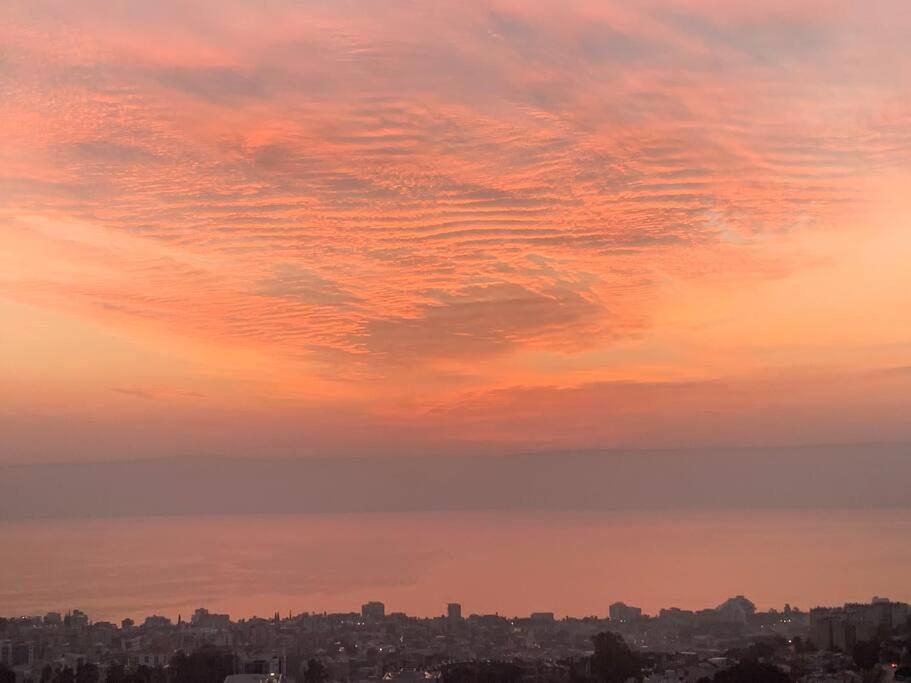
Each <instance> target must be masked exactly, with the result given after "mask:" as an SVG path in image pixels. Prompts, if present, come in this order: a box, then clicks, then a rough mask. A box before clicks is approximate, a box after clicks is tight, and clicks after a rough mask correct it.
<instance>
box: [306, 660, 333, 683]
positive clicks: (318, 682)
mask: <svg viewBox="0 0 911 683" xmlns="http://www.w3.org/2000/svg"><path fill="white" fill-rule="evenodd" d="M327 680H329V672H328V671H326V667H325V666H323V663H322V662H321V661H320V660H318V659H316V658H315V657H313V658H311V659H310V660H309V661H308V662H307V670H306V671H305V672H304V683H324V681H327Z"/></svg>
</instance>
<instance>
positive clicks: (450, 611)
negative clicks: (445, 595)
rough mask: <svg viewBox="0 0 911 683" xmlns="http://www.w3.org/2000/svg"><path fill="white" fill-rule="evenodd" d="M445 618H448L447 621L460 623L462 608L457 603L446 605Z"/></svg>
mask: <svg viewBox="0 0 911 683" xmlns="http://www.w3.org/2000/svg"><path fill="white" fill-rule="evenodd" d="M446 616H447V617H448V618H449V621H461V620H462V606H461V605H460V604H459V603H457V602H450V603H449V604H448V605H446Z"/></svg>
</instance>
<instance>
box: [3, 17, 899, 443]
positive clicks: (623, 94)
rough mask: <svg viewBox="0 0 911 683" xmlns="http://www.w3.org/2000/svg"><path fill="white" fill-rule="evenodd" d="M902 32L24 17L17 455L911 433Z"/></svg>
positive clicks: (818, 20) (14, 277) (13, 144)
mask: <svg viewBox="0 0 911 683" xmlns="http://www.w3.org/2000/svg"><path fill="white" fill-rule="evenodd" d="M909 30H911V4H909V3H907V2H904V1H903V0H892V1H890V0H884V1H882V2H877V3H873V4H870V3H857V2H839V1H836V0H831V1H818V2H800V3H797V2H793V1H789V2H778V1H777V0H773V1H769V2H763V3H753V2H750V3H746V2H730V1H727V0H726V1H721V0H716V1H710V0H706V1H704V2H684V1H683V0H677V1H674V0H668V1H665V2H656V1H655V2H652V1H649V2H643V3H628V2H615V3H611V2H604V1H603V0H598V1H597V2H594V1H593V2H570V3H567V2H550V1H542V2H534V3H529V2H519V1H518V0H516V1H513V2H509V1H505V2H466V1H465V0H457V1H452V2H433V3H424V2H405V1H404V0H401V1H398V0H383V1H382V2H367V3H362V2H348V1H344V0H333V1H316V0H313V1H311V2H293V3H292V2H279V1H278V0H265V1H263V2H257V3H244V2H234V1H233V0H227V1H226V0H218V2H214V1H213V2H200V3H196V4H194V6H193V8H189V7H188V6H187V5H186V3H177V2H170V1H168V0H163V1H161V2H155V3H149V2H140V1H138V0H136V1H131V2H123V3H103V2H99V1H97V0H86V1H85V2H80V3H56V2H54V3H52V2H44V1H41V0H29V1H28V2H25V1H23V2H18V1H15V0H14V1H13V2H8V3H4V5H3V7H2V8H0V45H2V46H3V48H2V50H0V438H2V440H0V460H4V461H38V460H67V459H96V458H105V459H110V458H114V459H116V458H127V457H129V458H132V457H151V456H158V455H180V454H219V453H220V454H230V455H244V454H246V455H259V454H268V455H311V454H325V453H331V454H335V453H338V454H353V453H370V452H388V453H396V452H409V453H432V452H442V451H447V452H448V451H457V452H467V453H479V454H481V453H489V452H510V451H516V450H533V449H538V448H548V449H550V448H577V447H605V448H610V447H629V446H633V447H638V446H641V447H647V446H656V445H657V446H661V445H676V446H700V445H725V444H737V445H767V444H779V443H788V444H792V443H814V442H842V441H845V442H847V441H866V440H871V441H907V440H911V425H909V421H908V419H907V415H908V412H909V409H911V315H908V314H907V312H908V311H909V310H911V268H909V257H911V192H909V190H911V53H909V51H908V49H907V45H908V40H909Z"/></svg>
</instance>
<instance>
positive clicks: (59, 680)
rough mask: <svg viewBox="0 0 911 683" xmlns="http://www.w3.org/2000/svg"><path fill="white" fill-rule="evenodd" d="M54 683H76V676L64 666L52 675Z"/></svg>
mask: <svg viewBox="0 0 911 683" xmlns="http://www.w3.org/2000/svg"><path fill="white" fill-rule="evenodd" d="M54 683H76V674H74V673H73V670H72V669H71V668H70V667H68V666H65V667H63V668H62V669H59V670H58V671H57V673H56V674H55V675H54Z"/></svg>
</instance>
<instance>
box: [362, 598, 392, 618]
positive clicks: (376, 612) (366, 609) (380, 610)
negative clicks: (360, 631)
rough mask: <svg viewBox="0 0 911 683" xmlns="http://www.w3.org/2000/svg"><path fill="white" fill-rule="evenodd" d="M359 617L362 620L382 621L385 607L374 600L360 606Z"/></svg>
mask: <svg viewBox="0 0 911 683" xmlns="http://www.w3.org/2000/svg"><path fill="white" fill-rule="evenodd" d="M361 616H362V617H364V619H382V618H383V617H385V616H386V605H384V604H383V603H381V602H379V601H377V600H374V601H372V602H365V603H364V604H363V605H361Z"/></svg>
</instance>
